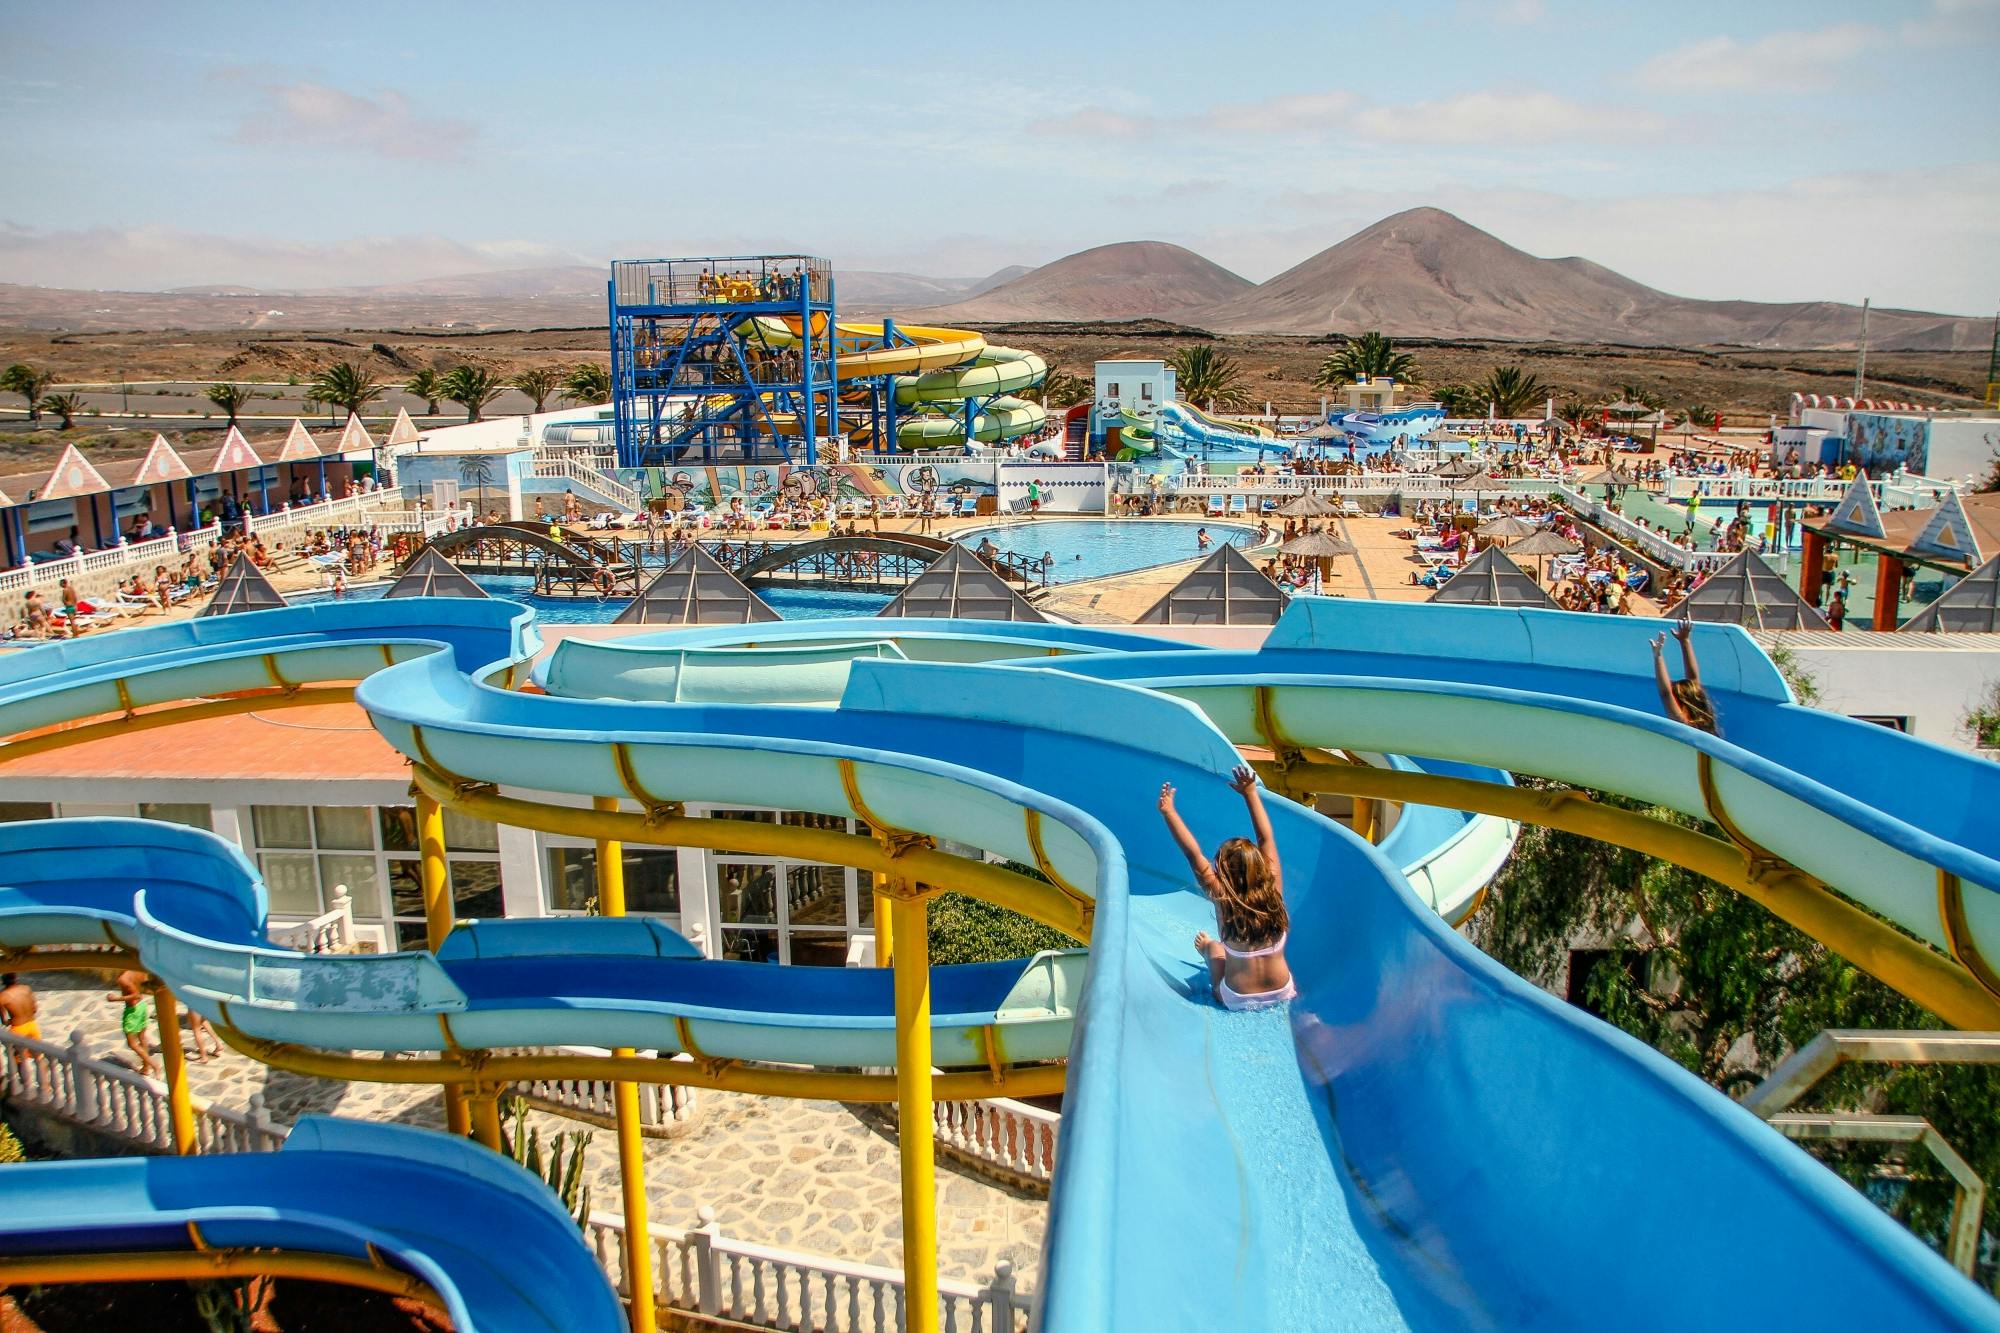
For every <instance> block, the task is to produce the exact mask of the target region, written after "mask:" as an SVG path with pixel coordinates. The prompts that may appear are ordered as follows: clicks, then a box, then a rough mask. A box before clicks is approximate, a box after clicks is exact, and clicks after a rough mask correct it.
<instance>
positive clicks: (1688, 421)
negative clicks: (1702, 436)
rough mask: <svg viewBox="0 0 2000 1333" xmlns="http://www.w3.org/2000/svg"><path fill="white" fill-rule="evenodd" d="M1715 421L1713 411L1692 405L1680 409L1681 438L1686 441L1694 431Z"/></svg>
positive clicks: (1696, 404) (1698, 405) (1699, 405)
mask: <svg viewBox="0 0 2000 1333" xmlns="http://www.w3.org/2000/svg"><path fill="white" fill-rule="evenodd" d="M1714 420H1715V409H1714V408H1710V407H1704V406H1702V405H1701V404H1700V403H1694V404H1692V405H1690V406H1688V407H1683V408H1682V409H1681V438H1682V439H1687V438H1688V437H1690V436H1692V435H1693V434H1694V433H1695V431H1696V430H1698V429H1701V428H1704V427H1706V426H1707V425H1708V424H1709V423H1710V422H1712V421H1714Z"/></svg>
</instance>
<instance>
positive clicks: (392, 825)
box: [160, 805, 502, 948]
mask: <svg viewBox="0 0 2000 1333" xmlns="http://www.w3.org/2000/svg"><path fill="white" fill-rule="evenodd" d="M160 808H162V809H173V808H176V807H160ZM182 808H184V807H182ZM203 808H204V809H205V808H206V807H203ZM250 827H251V842H252V845H253V853H254V855H255V857H256V861H257V868H258V870H259V871H261V872H262V873H263V876H264V884H265V887H266V889H268V890H269V892H270V897H271V911H272V912H273V913H274V914H277V915H282V916H316V915H318V914H319V913H320V912H323V911H325V910H326V909H327V907H328V906H330V905H331V904H332V902H333V897H334V890H335V889H336V888H337V887H338V886H340V885H343V884H344V885H346V886H347V893H348V896H349V898H351V899H352V900H353V904H354V915H355V918H356V919H357V920H361V921H380V920H383V919H385V918H388V919H391V920H393V921H394V923H395V926H396V935H397V940H398V944H397V947H399V948H422V947H423V946H424V942H425V927H424V894H423V878H422V874H421V872H420V870H419V868H418V867H419V857H418V854H417V850H418V849H417V815H416V811H415V810H414V809H413V808H411V807H409V806H381V807H372V806H351V805H315V806H305V805H257V806H252V807H251V808H250ZM499 836H500V835H499V830H498V829H497V828H495V827H494V826H493V825H492V824H490V823H487V822H486V821H484V820H478V819H468V818H466V817H465V816H463V815H458V814H455V813H453V812H451V811H446V812H445V848H446V851H447V853H448V861H447V864H448V866H449V868H450V874H451V887H452V899H453V907H452V912H453V915H454V916H455V917H488V916H499V915H501V913H502V908H501V896H500V858H499V856H498V855H497V852H498V848H499V845H500V841H499Z"/></svg>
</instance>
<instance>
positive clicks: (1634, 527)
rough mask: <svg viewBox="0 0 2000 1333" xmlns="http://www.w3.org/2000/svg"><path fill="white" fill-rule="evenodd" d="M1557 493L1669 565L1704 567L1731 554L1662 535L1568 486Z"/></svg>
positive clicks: (1642, 551)
mask: <svg viewBox="0 0 2000 1333" xmlns="http://www.w3.org/2000/svg"><path fill="white" fill-rule="evenodd" d="M1557 493H1558V494H1559V495H1561V496H1562V498H1563V502H1564V503H1565V504H1567V505H1568V506H1569V507H1570V508H1571V509H1572V510H1574V511H1575V512H1576V514H1577V515H1578V516H1579V517H1581V518H1583V519H1586V520H1588V521H1589V522H1591V523H1594V524H1596V525H1597V527H1599V528H1601V529H1602V530H1603V531H1605V532H1606V533H1608V534H1610V535H1611V536H1612V537H1614V538H1616V539H1617V540H1619V541H1621V542H1623V543H1625V545H1627V546H1629V547H1631V548H1632V549H1634V550H1636V551H1638V552H1639V553H1640V554H1642V555H1644V556H1646V557H1647V558H1649V559H1651V560H1653V561H1656V562H1657V563H1659V564H1662V565H1665V566H1666V567H1667V568H1669V569H1682V570H1692V569H1704V568H1708V567H1711V566H1715V565H1720V564H1722V563H1724V562H1725V561H1727V560H1728V559H1729V558H1730V556H1729V555H1728V553H1726V552H1721V551H1697V550H1694V549H1693V548H1691V547H1687V546H1682V545H1681V544H1680V543H1679V542H1676V541H1672V540H1670V539H1669V538H1666V537H1662V536H1661V535H1660V534H1659V533H1657V532H1654V531H1653V530H1652V529H1651V528H1648V527H1646V526H1644V525H1643V524H1640V523H1637V522H1635V521H1633V520H1632V519H1629V518H1627V517H1625V515H1623V514H1619V513H1614V512H1613V511H1612V510H1611V508H1610V507H1609V506H1608V505H1605V504H1604V503H1602V502H1601V501H1597V500H1593V499H1591V498H1590V497H1589V496H1587V495H1585V494H1583V493H1582V492H1580V491H1574V490H1571V489H1570V488H1569V487H1567V486H1563V487H1559V488H1558V490H1557Z"/></svg>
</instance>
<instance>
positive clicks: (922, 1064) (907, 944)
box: [889, 879, 938, 1333]
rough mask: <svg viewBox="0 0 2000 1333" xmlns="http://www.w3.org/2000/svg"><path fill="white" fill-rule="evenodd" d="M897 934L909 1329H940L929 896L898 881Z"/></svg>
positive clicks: (894, 899) (892, 909) (893, 914)
mask: <svg viewBox="0 0 2000 1333" xmlns="http://www.w3.org/2000/svg"><path fill="white" fill-rule="evenodd" d="M891 893H892V896H891V898H890V902H889V914H890V918H891V919H892V920H893V921H894V922H895V924H894V926H893V927H891V929H892V930H893V931H894V932H895V935H896V960H895V964H894V966H895V970H896V1140H897V1145H898V1149H899V1151H900V1152H901V1154H902V1184H903V1297H904V1309H905V1311H906V1312H907V1313H906V1315H905V1318H906V1319H907V1320H908V1323H907V1324H906V1325H905V1327H906V1328H907V1329H908V1330H909V1333H937V1328H938V1276H937V1144H936V1142H935V1136H936V1130H937V1120H936V1112H935V1111H934V1109H933V1102H932V1092H933V1089H932V1086H931V1082H932V1078H931V966H930V964H931V951H930V928H929V921H928V912H927V909H926V902H927V898H926V895H925V893H924V891H923V889H922V888H921V887H920V886H919V885H916V884H912V883H911V882H909V881H908V880H900V879H899V880H896V881H894V882H893V885H892V889H891Z"/></svg>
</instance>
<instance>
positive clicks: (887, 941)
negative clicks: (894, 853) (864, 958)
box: [869, 870, 896, 967]
mask: <svg viewBox="0 0 2000 1333" xmlns="http://www.w3.org/2000/svg"><path fill="white" fill-rule="evenodd" d="M869 878H870V880H871V881H872V883H873V886H874V893H875V966H877V967H887V966H889V962H890V960H891V959H893V958H894V957H895V956H896V919H895V913H894V909H893V908H891V907H890V905H889V904H890V898H889V877H888V876H887V875H885V874H883V873H882V872H881V871H879V870H878V871H876V872H875V873H874V874H873V875H871V876H870V877H869Z"/></svg>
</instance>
